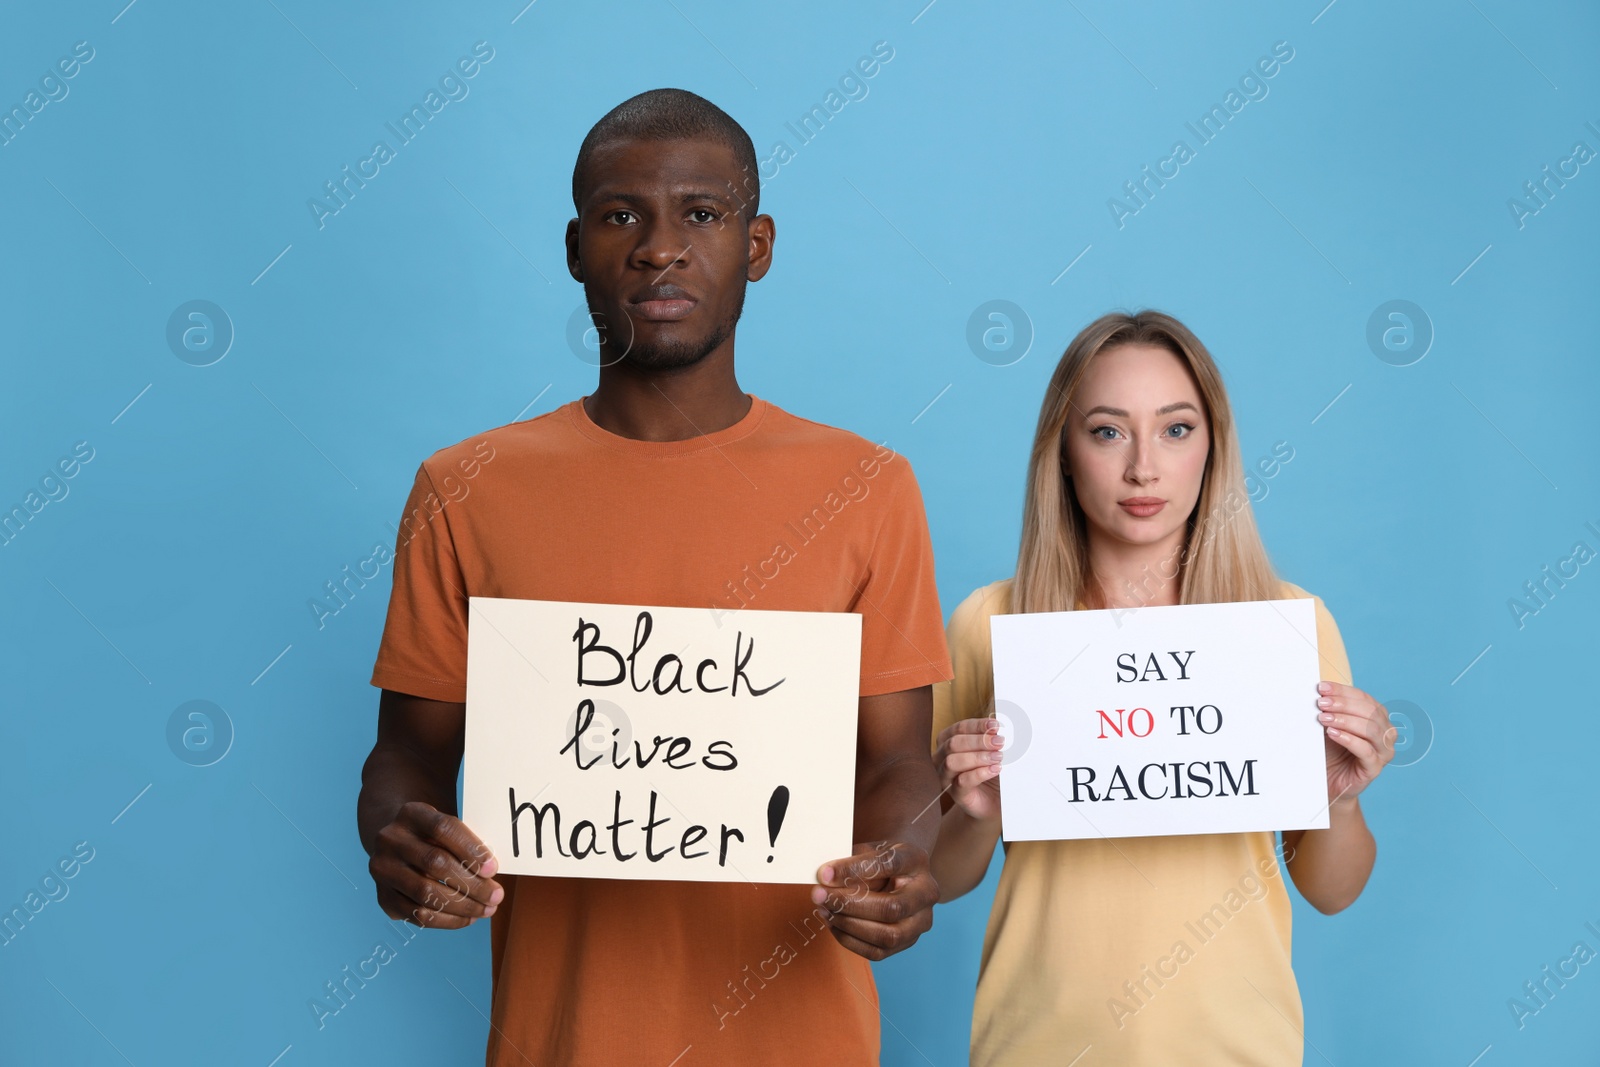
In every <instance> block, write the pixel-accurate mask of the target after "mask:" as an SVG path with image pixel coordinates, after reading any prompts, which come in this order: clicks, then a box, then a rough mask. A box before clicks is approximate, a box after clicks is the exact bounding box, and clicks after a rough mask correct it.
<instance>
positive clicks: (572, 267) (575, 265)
mask: <svg viewBox="0 0 1600 1067" xmlns="http://www.w3.org/2000/svg"><path fill="white" fill-rule="evenodd" d="M566 243H567V273H568V274H570V275H572V280H573V281H575V282H578V283H580V284H581V283H582V282H583V263H582V261H580V260H579V259H578V220H577V219H572V220H570V221H568V223H567V237H566Z"/></svg>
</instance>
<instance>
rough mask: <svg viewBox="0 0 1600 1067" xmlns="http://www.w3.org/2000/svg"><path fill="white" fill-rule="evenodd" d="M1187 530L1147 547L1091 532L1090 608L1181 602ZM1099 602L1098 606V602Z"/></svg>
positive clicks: (1088, 597) (1178, 531) (1153, 605)
mask: <svg viewBox="0 0 1600 1067" xmlns="http://www.w3.org/2000/svg"><path fill="white" fill-rule="evenodd" d="M1185 533H1186V531H1185V530H1181V529H1180V530H1175V531H1174V532H1173V534H1172V536H1170V537H1168V538H1165V539H1163V540H1161V541H1158V542H1154V543H1152V544H1147V545H1135V544H1129V543H1128V542H1126V541H1115V540H1111V539H1109V538H1105V537H1098V536H1096V535H1095V532H1094V531H1093V530H1091V531H1090V532H1089V588H1088V589H1087V590H1086V591H1085V592H1086V599H1087V600H1088V601H1089V602H1090V605H1091V606H1099V607H1106V608H1147V607H1160V606H1164V605H1172V604H1176V603H1177V602H1178V593H1179V589H1180V585H1179V583H1180V581H1181V578H1182V562H1183V545H1184V537H1185ZM1097 601H1098V605H1096V602H1097Z"/></svg>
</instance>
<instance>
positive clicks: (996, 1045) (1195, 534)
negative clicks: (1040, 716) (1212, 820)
mask: <svg viewBox="0 0 1600 1067" xmlns="http://www.w3.org/2000/svg"><path fill="white" fill-rule="evenodd" d="M1278 458H1279V459H1281V458H1282V456H1281V455H1280V456H1279V457H1278ZM1263 462H1267V463H1270V462H1272V461H1271V460H1264V461H1263ZM1262 473H1266V472H1265V471H1263V472H1262ZM1309 595H1310V594H1308V593H1306V592H1305V591H1304V590H1302V589H1300V588H1299V587H1297V586H1294V585H1290V584H1289V583H1287V582H1283V581H1280V580H1279V579H1278V578H1277V576H1276V575H1275V574H1274V573H1273V570H1272V566H1271V564H1270V563H1269V562H1268V559H1267V553H1266V550H1265V549H1264V548H1263V547H1262V544H1261V539H1260V536H1259V535H1258V534H1257V532H1256V526H1255V521H1254V519H1253V518H1252V517H1251V512H1250V501H1249V495H1248V493H1247V492H1246V488H1245V475H1244V469H1243V466H1242V464H1241V462H1240V455H1239V444H1238V440H1237V437H1236V435H1235V432H1234V426H1233V416H1232V412H1231V409H1230V407H1229V404H1228V397H1227V393H1226V391H1225V390H1224V388H1223V384H1222V377H1221V374H1220V373H1219V372H1218V370H1217V366H1216V364H1215V363H1214V362H1213V361H1212V358H1211V356H1210V354H1209V353H1208V352H1207V351H1206V348H1205V346H1204V345H1202V344H1201V343H1200V341H1199V339H1198V338H1196V337H1195V336H1194V334H1193V333H1191V332H1190V331H1189V330H1188V329H1187V328H1186V327H1185V326H1184V325H1183V324H1182V323H1180V322H1179V321H1177V320H1176V319H1174V318H1172V317H1171V316H1169V315H1165V314H1162V313H1160V312H1156V311H1143V312H1139V313H1138V314H1135V315H1126V314H1120V313H1114V314H1109V315H1105V316H1103V317H1101V318H1100V319H1097V320H1096V321H1095V322H1093V323H1091V324H1090V325H1089V326H1088V327H1086V328H1085V329H1084V330H1083V332H1081V333H1080V334H1079V335H1078V336H1077V337H1076V338H1074V339H1073V341H1072V343H1071V344H1070V345H1069V346H1068V347H1067V351H1066V354H1065V355H1064V356H1063V357H1062V359H1061V362H1060V364H1059V365H1058V366H1057V367H1056V370H1055V374H1054V375H1053V376H1052V378H1051V380H1050V387H1049V389H1048V391H1047V392H1046V394H1045V400H1044V404H1043V406H1042V408H1041V410H1040V413H1039V423H1038V430H1037V432H1036V434H1035V437H1034V444H1033V452H1032V457H1031V459H1030V461H1029V467H1028V487H1027V498H1026V504H1025V510H1024V514H1023V530H1022V544H1021V550H1020V551H1019V552H1018V555H1017V568H1016V573H1015V575H1014V576H1013V577H1011V578H1008V579H1005V580H1003V581H998V582H995V583H993V584H992V585H988V586H985V587H983V588H981V589H978V590H976V591H975V592H973V593H972V594H971V595H970V596H968V597H967V598H966V600H965V601H963V602H962V603H961V605H960V606H959V607H957V608H956V610H955V612H954V614H953V615H952V616H951V619H950V625H949V640H950V652H951V656H952V659H953V661H954V667H955V679H954V681H953V682H950V683H946V684H943V685H939V686H935V689H934V726H933V729H934V738H935V740H934V749H935V752H934V759H935V762H936V763H937V764H938V766H939V768H940V772H941V775H942V778H943V784H944V786H945V794H944V798H943V804H942V806H943V808H944V811H943V817H942V822H941V824H940V831H939V839H938V844H937V846H936V848H935V851H934V855H933V872H934V876H935V878H936V879H937V880H938V882H939V886H940V891H941V892H940V900H941V901H948V900H953V899H955V898H956V897H959V896H961V895H962V894H963V893H966V892H969V891H970V890H971V889H972V888H973V887H974V886H976V885H977V884H978V883H979V882H981V881H982V880H983V876H984V873H985V871H986V870H987V869H988V865H989V860H990V857H991V856H992V854H993V852H994V846H995V842H996V840H998V838H999V836H1000V789H999V782H1000V779H999V775H1000V774H1001V768H1002V766H1003V762H1002V753H1001V747H1002V745H1003V743H1004V742H1003V740H1002V738H1001V737H1000V730H999V727H1000V723H999V720H998V719H996V718H994V717H992V716H993V715H994V710H995V709H994V686H993V675H992V667H991V662H990V644H989V618H990V616H991V615H995V614H1017V613H1022V612H1030V611H1067V610H1081V609H1086V608H1138V607H1144V606H1151V605H1164V604H1203V603H1217V602H1227V601H1243V600H1274V599H1285V598H1290V597H1304V596H1309ZM1315 610H1316V619H1317V643H1318V650H1319V653H1320V656H1321V662H1322V677H1323V679H1324V681H1323V682H1322V683H1321V684H1319V685H1318V686H1317V692H1315V693H1309V692H1308V693H1307V694H1306V700H1305V704H1304V707H1303V708H1302V707H1286V708H1284V709H1283V713H1284V714H1285V715H1299V714H1306V715H1317V716H1318V719H1319V720H1320V721H1321V722H1322V724H1323V726H1324V729H1325V732H1326V739H1325V741H1326V749H1327V773H1328V797H1329V801H1330V804H1329V826H1328V828H1327V829H1326V830H1304V831H1286V832H1284V834H1283V848H1282V856H1283V859H1284V866H1285V867H1287V870H1288V874H1289V877H1291V878H1292V879H1293V880H1294V883H1295V886H1296V888H1297V889H1298V890H1299V891H1300V893H1301V894H1302V895H1303V896H1304V897H1305V898H1306V900H1308V901H1309V902H1310V903H1311V904H1312V905H1313V906H1314V907H1316V908H1317V909H1318V910H1319V911H1322V912H1324V913H1329V914H1331V913H1333V912H1336V911H1339V910H1340V909H1342V908H1345V907H1347V906H1348V905H1349V904H1350V903H1351V902H1352V901H1354V900H1355V898H1356V897H1357V896H1358V895H1359V894H1360V892H1361V890H1362V888H1363V887H1364V886H1365V885H1366V882H1367V877H1368V875H1369V874H1370V873H1371V870H1372V864H1373V859H1374V857H1375V854H1376V845H1375V844H1374V842H1373V838H1372V834H1371V832H1370V831H1369V830H1368V829H1367V825H1366V822H1365V820H1364V819H1363V817H1362V813H1361V804H1360V800H1359V795H1360V793H1361V791H1362V790H1363V789H1364V788H1365V787H1366V786H1367V785H1368V784H1370V783H1371V782H1372V780H1373V778H1375V777H1376V776H1377V774H1378V773H1379V771H1380V770H1381V769H1382V768H1383V766H1384V764H1385V763H1387V762H1388V761H1389V760H1390V759H1391V758H1392V757H1393V754H1394V747H1393V743H1394V736H1395V731H1394V730H1393V729H1392V728H1391V727H1390V726H1389V720H1388V715H1387V714H1386V713H1385V711H1384V709H1383V708H1382V706H1380V705H1379V704H1377V703H1376V702H1374V701H1373V699H1372V698H1371V697H1369V696H1368V695H1367V694H1366V693H1364V692H1362V691H1361V690H1359V689H1356V688H1354V687H1353V686H1352V685H1351V684H1350V669H1349V663H1348V661H1347V659H1346V657H1345V650H1344V644H1343V642H1342V641H1341V639H1340V637H1339V630H1338V628H1337V626H1335V624H1334V621H1333V617H1332V616H1331V615H1330V614H1329V613H1328V610H1327V608H1326V607H1325V606H1324V605H1323V603H1322V601H1321V600H1320V599H1316V601H1315ZM1278 861H1279V852H1278V849H1277V847H1276V842H1275V840H1274V835H1273V834H1272V833H1271V832H1268V831H1262V832H1259V833H1248V834H1203V835H1188V836H1172V837H1136V838H1121V839H1109V838H1099V839H1094V840H1084V841H1019V842H1017V843H1015V844H1007V845H1006V848H1005V858H1004V861H1003V862H1004V867H1003V868H1002V870H1001V875H1000V886H999V889H998V891H997V892H996V894H995V900H994V906H993V910H992V911H991V912H990V914H989V923H988V930H987V933H986V935H985V938H984V945H983V956H982V961H981V964H980V970H979V977H978V989H977V997H976V1001H975V1003H974V1006H973V1020H972V1062H973V1063H974V1064H978V1065H982V1067H1001V1065H1004V1067H1010V1065H1019V1067H1020V1065H1032V1064H1039V1063H1056V1064H1062V1065H1065V1064H1067V1063H1073V1064H1076V1065H1078V1067H1094V1065H1097V1064H1116V1065H1119V1067H1126V1065H1137V1064H1159V1065H1162V1067H1166V1065H1175V1064H1182V1065H1185V1067H1197V1065H1209V1064H1217V1065H1222V1064H1226V1065H1228V1067H1241V1065H1271V1067H1283V1065H1288V1064H1299V1063H1300V1062H1301V1052H1302V1046H1303V1043H1304V1039H1303V1037H1302V1034H1303V1029H1304V1027H1303V1023H1302V1013H1301V1006H1300V995H1299V992H1298V989H1297V987H1296V984H1295V977H1294V971H1293V969H1292V967H1291V966H1290V956H1289V925H1290V906H1289V896H1288V892H1287V889H1286V888H1285V886H1284V879H1283V876H1282V871H1281V870H1280V867H1279V862H1278ZM1078 1056H1081V1059H1074V1057H1078Z"/></svg>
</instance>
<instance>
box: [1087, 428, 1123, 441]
mask: <svg viewBox="0 0 1600 1067" xmlns="http://www.w3.org/2000/svg"><path fill="white" fill-rule="evenodd" d="M1116 435H1117V428H1116V427H1115V426H1096V427H1095V428H1094V429H1092V430H1090V431H1089V436H1091V437H1098V438H1100V440H1102V441H1110V440H1113V439H1114V438H1115V437H1116Z"/></svg>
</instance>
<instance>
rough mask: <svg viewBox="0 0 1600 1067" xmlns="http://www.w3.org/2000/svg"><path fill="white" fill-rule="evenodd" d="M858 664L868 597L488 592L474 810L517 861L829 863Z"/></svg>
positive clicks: (588, 865) (792, 877) (479, 672)
mask: <svg viewBox="0 0 1600 1067" xmlns="http://www.w3.org/2000/svg"><path fill="white" fill-rule="evenodd" d="M730 614H731V615H732V619H731V621H730V619H729V616H730ZM860 683H861V616H860V615H858V614H855V613H853V612H803V611H748V610H746V611H739V612H736V613H729V612H713V611H708V610H704V609H698V608H675V607H639V606H627V605H620V604H574V603H562V602H556V601H545V600H508V599H503V598H497V597H476V596H475V597H472V598H470V601H469V606H468V625H467V725H466V751H465V756H464V759H465V768H466V770H465V774H466V778H465V784H464V786H463V790H462V819H463V821H464V822H466V824H467V826H468V827H470V828H471V830H472V831H473V832H474V833H475V834H477V835H478V836H479V837H480V838H482V840H483V842H484V844H486V845H488V846H489V848H490V849H491V850H493V852H494V854H495V858H496V859H497V860H498V861H499V869H500V870H501V871H503V872H505V873H507V874H546V875H562V876H567V877H589V878H652V879H671V880H678V881H702V882H739V881H746V880H748V881H751V882H788V883H804V882H814V881H816V874H817V868H818V867H820V866H822V865H823V864H824V863H826V862H827V861H828V860H831V859H837V858H839V857H842V856H848V855H850V854H851V852H852V851H853V848H852V837H853V833H852V831H853V817H854V811H855V758H856V718H857V708H858V700H859V696H860V689H861V684H860Z"/></svg>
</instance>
